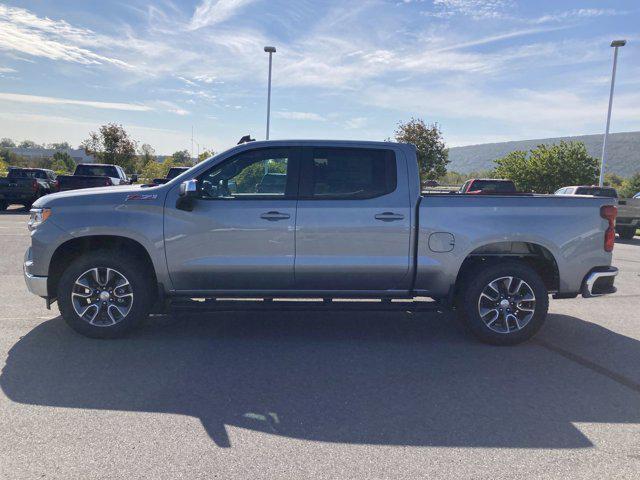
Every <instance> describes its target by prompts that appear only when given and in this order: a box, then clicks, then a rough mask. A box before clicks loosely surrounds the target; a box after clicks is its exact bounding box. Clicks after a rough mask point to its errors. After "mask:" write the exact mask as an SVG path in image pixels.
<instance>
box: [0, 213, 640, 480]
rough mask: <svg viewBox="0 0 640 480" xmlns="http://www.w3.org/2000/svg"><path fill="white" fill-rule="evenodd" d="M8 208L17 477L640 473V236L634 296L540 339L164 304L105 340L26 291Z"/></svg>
mask: <svg viewBox="0 0 640 480" xmlns="http://www.w3.org/2000/svg"><path fill="white" fill-rule="evenodd" d="M26 220H27V218H26V214H25V213H24V212H19V211H17V210H12V211H9V212H6V213H5V214H2V215H0V252H1V254H0V367H1V368H2V373H1V375H0V478H3V479H4V478H6V479H20V478H64V479H71V478H78V479H86V478H110V479H112V478H126V479H133V478H152V479H164V478H186V479H192V478H207V479H209V478H220V479H243V480H244V479H248V478H251V479H253V478H269V479H273V478H286V479H294V478H343V479H344V478H368V479H370V478H406V479H415V478H457V479H466V478H469V479H471V478H474V479H477V478H487V479H489V478H490V479H496V478H509V479H512V478H527V479H529V478H598V479H602V478H607V479H613V478H638V477H639V476H640V237H636V238H635V239H634V240H632V241H626V242H620V243H618V244H617V245H616V248H615V254H614V264H615V265H616V266H618V267H619V268H620V270H621V273H620V275H619V276H618V278H617V281H616V284H617V286H618V293H617V294H616V295H612V296H608V297H602V298H595V299H589V300H585V299H582V298H578V299H575V300H562V301H552V302H551V314H550V316H549V319H548V321H547V323H546V325H545V326H544V327H543V329H542V331H541V332H540V334H539V335H538V336H537V337H536V339H535V340H534V341H531V342H529V343H527V344H524V345H521V346H518V347H513V348H496V347H489V346H486V345H481V344H479V343H477V342H476V341H475V340H473V339H472V338H471V337H469V336H468V335H467V334H466V333H465V332H464V331H463V330H462V329H461V328H460V326H459V325H458V324H457V323H456V322H455V321H453V319H452V317H451V316H450V315H449V314H431V313H419V314H413V315H410V314H406V313H388V312H386V313H385V312H381V313H371V312H367V313H353V312H343V313H326V312H315V313H300V312H286V313H279V314H274V313H268V314H264V313H258V312H245V313H242V312H232V313H223V314H220V313H219V314H216V315H213V316H202V315H195V316H191V317H186V316H184V317H179V318H174V317H156V318H154V319H153V320H151V321H150V322H149V323H148V324H147V325H146V326H145V327H143V328H141V329H140V330H139V331H137V332H136V333H135V334H134V335H132V336H130V337H128V338H126V339H121V340H116V341H100V340H90V339H87V338H84V337H81V336H79V335H77V334H75V333H74V332H73V331H71V330H70V329H69V328H67V327H66V325H65V324H64V322H63V321H62V319H61V318H60V317H59V316H58V312H57V307H55V306H54V307H53V309H52V310H50V311H49V310H47V309H46V308H45V306H44V302H43V301H41V300H40V299H38V298H36V297H34V296H32V295H30V294H29V293H28V292H27V291H26V287H25V285H24V282H23V279H22V271H21V268H22V257H23V253H24V250H25V249H26V247H27V245H28V243H29V235H28V232H27V229H26Z"/></svg>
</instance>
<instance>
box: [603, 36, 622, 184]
mask: <svg viewBox="0 0 640 480" xmlns="http://www.w3.org/2000/svg"><path fill="white" fill-rule="evenodd" d="M626 44H627V41H626V40H614V41H613V42H611V46H612V47H613V70H612V71H611V89H610V90H609V109H608V110H607V126H606V128H605V131H604V140H603V141H602V161H601V162H600V181H599V182H598V185H599V186H601V187H602V186H603V185H604V171H605V164H606V162H607V137H608V136H609V125H610V124H611V107H612V106H613V88H614V85H615V83H616V66H617V65H618V48H620V47H624V46H625V45H626Z"/></svg>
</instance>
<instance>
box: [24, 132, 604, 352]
mask: <svg viewBox="0 0 640 480" xmlns="http://www.w3.org/2000/svg"><path fill="white" fill-rule="evenodd" d="M276 174H277V175H282V176H283V181H278V182H273V181H268V182H263V181H262V180H263V179H264V178H272V177H274V175H276ZM278 178H281V177H278ZM267 186H270V187H269V188H268V187H267ZM614 203H615V200H612V199H607V198H598V197H560V196H553V195H522V194H520V195H490V196H489V195H465V194H463V195H460V194H433V195H425V196H421V194H420V182H419V177H418V166H417V162H416V152H415V148H414V147H413V146H412V145H407V144H397V143H388V142H347V141H268V142H253V143H247V144H243V145H240V146H237V147H235V148H232V149H230V150H228V151H226V152H223V153H221V154H219V155H216V156H215V157H212V158H210V159H208V160H206V161H204V162H201V163H199V164H198V165H196V166H194V167H193V168H191V169H190V170H188V171H186V172H184V173H183V174H181V175H179V176H178V177H176V178H174V179H172V180H170V181H169V182H168V183H167V184H165V185H160V186H124V187H119V188H115V187H105V188H97V189H92V190H89V191H87V190H85V191H82V190H79V191H72V192H61V193H56V194H53V195H49V196H47V197H44V198H42V199H40V200H38V201H37V202H36V203H35V204H34V208H33V209H32V212H31V219H30V221H29V229H30V230H31V240H32V244H31V247H30V248H29V249H28V250H27V252H26V255H25V261H24V276H25V279H26V282H27V286H28V288H29V290H30V291H31V292H32V293H34V294H36V295H39V296H40V297H43V298H45V299H46V301H47V303H48V304H51V303H52V302H54V301H56V300H57V302H58V306H59V308H60V311H61V313H62V316H63V317H64V319H65V320H66V321H67V323H68V324H69V325H70V326H71V327H72V328H74V329H75V330H77V331H78V332H80V333H82V334H84V335H87V336H91V337H102V338H105V337H116V336H120V335H122V334H124V333H125V332H127V331H129V330H130V329H131V328H132V327H134V326H135V325H136V324H137V323H139V322H140V321H141V320H143V319H144V318H145V317H146V316H147V315H148V314H149V312H151V311H154V312H159V311H165V309H167V308H171V305H173V304H180V303H181V302H187V299H198V301H199V302H202V304H209V305H210V304H215V303H216V302H218V301H224V299H226V298H229V297H236V298H247V297H250V298H260V299H263V301H262V302H261V305H264V308H268V307H267V305H270V304H271V305H273V304H274V303H276V302H278V301H279V300H278V299H280V298H288V300H289V303H293V302H292V301H291V299H297V302H298V303H300V304H302V303H304V302H303V301H302V299H309V298H315V299H320V302H321V303H322V304H323V305H325V306H328V307H327V308H332V307H333V306H335V305H338V304H340V305H344V304H346V303H350V304H351V305H357V303H356V302H353V303H351V302H344V301H341V300H344V299H345V298H349V299H353V298H359V299H363V298H375V299H377V301H378V302H379V305H380V308H383V306H386V307H390V306H395V305H400V306H401V308H403V309H407V308H410V307H408V306H407V305H410V304H411V302H410V301H407V299H419V298H420V297H429V298H431V299H433V302H432V303H434V304H435V305H437V308H439V309H445V308H450V307H451V308H455V309H456V310H457V311H458V313H459V314H460V316H461V317H462V318H463V319H464V321H465V322H466V324H467V325H468V327H469V329H470V330H471V332H473V333H474V334H475V335H476V336H477V337H478V338H479V339H481V340H482V341H485V342H488V343H492V344H501V345H504V344H515V343H519V342H521V341H523V340H526V339H528V338H530V337H531V336H532V335H533V334H534V333H535V332H536V331H537V330H538V329H539V328H540V326H541V325H542V323H543V322H544V320H545V317H546V315H547V309H548V302H549V294H553V295H554V296H555V297H556V298H573V297H576V296H577V295H578V294H582V295H583V296H584V297H590V296H595V295H602V294H607V293H612V292H614V291H615V287H614V285H613V283H614V277H615V275H616V274H617V269H616V268H614V267H612V266H611V256H612V254H611V251H612V249H613V242H614V238H615V233H614V222H615V215H616V207H615V206H614ZM274 299H275V301H274ZM399 299H404V300H399ZM199 302H193V303H199ZM282 303H283V304H284V303H286V302H282ZM309 303H311V302H309ZM261 308H262V307H261ZM282 308H285V307H282ZM309 308H311V307H309Z"/></svg>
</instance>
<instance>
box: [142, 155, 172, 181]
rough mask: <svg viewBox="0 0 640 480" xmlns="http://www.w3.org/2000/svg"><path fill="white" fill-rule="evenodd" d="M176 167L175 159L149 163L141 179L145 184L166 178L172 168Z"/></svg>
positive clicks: (143, 170)
mask: <svg viewBox="0 0 640 480" xmlns="http://www.w3.org/2000/svg"><path fill="white" fill-rule="evenodd" d="M174 166H176V165H175V163H174V161H173V159H171V158H167V159H166V160H165V161H164V162H162V163H160V162H157V161H153V162H149V163H147V164H146V165H145V166H144V167H143V168H142V170H141V171H140V178H141V179H143V181H144V182H147V183H149V182H151V181H152V180H153V179H154V178H164V177H166V176H167V173H169V169H170V168H171V167H174Z"/></svg>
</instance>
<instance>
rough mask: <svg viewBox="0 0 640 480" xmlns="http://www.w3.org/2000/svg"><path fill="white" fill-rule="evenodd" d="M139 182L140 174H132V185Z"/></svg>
mask: <svg viewBox="0 0 640 480" xmlns="http://www.w3.org/2000/svg"><path fill="white" fill-rule="evenodd" d="M137 181H138V174H137V173H132V174H131V183H136V182H137Z"/></svg>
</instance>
